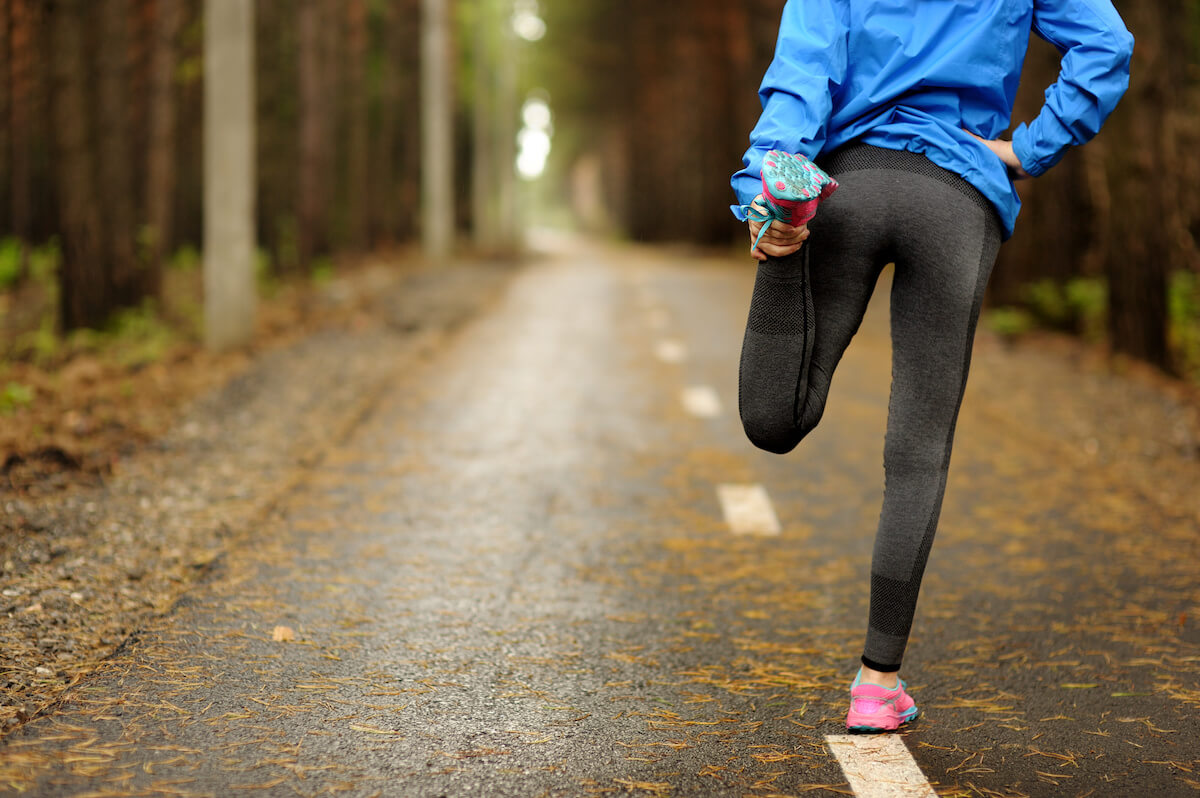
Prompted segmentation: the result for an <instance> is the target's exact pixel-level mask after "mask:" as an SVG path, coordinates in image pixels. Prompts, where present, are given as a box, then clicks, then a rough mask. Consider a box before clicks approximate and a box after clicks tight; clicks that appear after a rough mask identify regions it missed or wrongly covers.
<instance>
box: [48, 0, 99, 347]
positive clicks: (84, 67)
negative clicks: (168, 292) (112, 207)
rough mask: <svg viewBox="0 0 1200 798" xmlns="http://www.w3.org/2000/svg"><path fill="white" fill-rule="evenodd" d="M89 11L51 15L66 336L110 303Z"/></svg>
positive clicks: (78, 1)
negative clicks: (91, 102) (91, 95)
mask: <svg viewBox="0 0 1200 798" xmlns="http://www.w3.org/2000/svg"><path fill="white" fill-rule="evenodd" d="M88 5H89V0H60V2H59V3H58V4H57V5H56V7H55V13H54V15H53V22H54V29H53V43H54V48H53V58H52V59H51V61H52V63H53V65H54V92H53V97H54V131H55V164H56V177H57V181H56V182H57V185H58V196H59V214H60V222H59V224H60V238H61V241H62V266H61V273H60V281H61V286H60V299H61V306H62V307H61V315H60V322H61V324H62V327H63V328H64V329H66V330H71V329H75V328H77V327H98V326H99V325H100V324H102V323H103V322H104V321H105V320H106V318H107V316H108V312H109V307H110V305H109V303H110V301H111V294H110V292H109V282H108V268H107V262H106V257H105V255H106V253H105V250H104V238H103V230H102V224H103V223H102V220H101V217H100V209H101V202H100V195H99V193H98V191H97V186H96V180H95V178H94V177H93V174H94V172H93V166H94V165H95V164H94V158H93V157H92V156H93V153H94V149H93V140H92V130H93V126H92V125H91V123H90V122H91V115H90V114H89V113H88V102H87V95H86V92H85V86H86V85H87V82H88V80H89V78H90V76H91V70H90V69H89V65H88V64H87V59H86V58H85V54H86V52H87V48H86V46H85V44H86V43H85V39H84V28H85V22H86V17H85V9H86V7H87V6H88Z"/></svg>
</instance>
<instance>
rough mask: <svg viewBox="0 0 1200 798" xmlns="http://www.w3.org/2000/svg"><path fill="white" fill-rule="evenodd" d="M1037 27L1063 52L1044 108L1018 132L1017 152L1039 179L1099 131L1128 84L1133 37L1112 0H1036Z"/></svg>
mask: <svg viewBox="0 0 1200 798" xmlns="http://www.w3.org/2000/svg"><path fill="white" fill-rule="evenodd" d="M1033 30H1034V32H1035V33H1036V34H1037V35H1038V36H1040V37H1041V38H1043V39H1045V40H1046V41H1048V42H1050V43H1051V44H1053V45H1054V46H1055V47H1056V48H1057V49H1058V51H1059V52H1060V53H1062V69H1061V71H1060V72H1059V75H1058V80H1057V81H1056V82H1055V83H1054V85H1053V86H1051V87H1050V88H1049V89H1047V90H1046V102H1045V104H1044V105H1043V106H1042V110H1041V112H1040V113H1039V114H1038V115H1037V118H1036V119H1034V120H1033V121H1032V122H1031V123H1029V124H1028V125H1025V124H1021V125H1019V126H1018V127H1017V129H1016V130H1014V131H1013V151H1014V152H1015V153H1016V155H1017V158H1019V159H1020V161H1021V166H1023V167H1024V168H1025V171H1026V172H1028V173H1029V174H1031V175H1033V176H1034V177H1036V176H1037V175H1040V174H1042V173H1043V172H1045V171H1046V170H1047V169H1049V168H1050V167H1051V166H1054V164H1056V163H1058V162H1059V160H1061V159H1062V157H1063V155H1064V154H1066V151H1067V148H1068V147H1070V146H1072V145H1077V144H1083V143H1085V142H1087V141H1088V140H1090V139H1091V138H1092V137H1093V136H1095V135H1096V134H1097V133H1099V132H1100V126H1101V125H1103V124H1104V120H1106V119H1107V118H1108V115H1109V114H1111V113H1112V112H1113V109H1114V108H1116V107H1117V102H1118V101H1119V100H1120V99H1121V96H1122V95H1123V94H1124V93H1125V89H1126V88H1128V86H1129V61H1130V58H1131V56H1132V54H1133V36H1131V35H1130V33H1129V31H1128V30H1127V29H1126V28H1125V23H1124V22H1122V21H1121V17H1120V16H1119V15H1118V14H1117V12H1116V10H1115V9H1114V8H1113V6H1112V4H1111V2H1109V0H1037V2H1036V4H1035V7H1034V14H1033Z"/></svg>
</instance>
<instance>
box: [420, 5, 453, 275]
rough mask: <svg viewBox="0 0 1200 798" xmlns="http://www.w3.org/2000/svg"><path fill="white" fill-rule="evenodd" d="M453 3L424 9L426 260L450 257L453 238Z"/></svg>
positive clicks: (423, 220)
mask: <svg viewBox="0 0 1200 798" xmlns="http://www.w3.org/2000/svg"><path fill="white" fill-rule="evenodd" d="M448 6H449V0H423V3H422V8H421V12H422V13H421V28H422V29H421V120H422V128H421V132H422V137H421V152H422V157H421V188H422V196H421V201H422V216H421V243H422V247H423V249H424V251H425V254H426V256H428V257H430V258H441V257H445V256H446V255H448V254H450V249H451V246H452V244H453V239H454V193H453V186H454V171H453V164H452V162H451V155H452V152H453V141H454V118H453V113H454V83H453V81H452V79H451V77H450V20H449V16H450V15H449V9H448Z"/></svg>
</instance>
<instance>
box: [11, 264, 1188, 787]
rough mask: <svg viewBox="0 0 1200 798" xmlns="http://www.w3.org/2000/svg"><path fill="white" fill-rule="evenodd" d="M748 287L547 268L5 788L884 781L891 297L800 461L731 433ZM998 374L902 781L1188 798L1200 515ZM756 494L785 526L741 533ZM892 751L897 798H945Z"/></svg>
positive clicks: (411, 385)
mask: <svg viewBox="0 0 1200 798" xmlns="http://www.w3.org/2000/svg"><path fill="white" fill-rule="evenodd" d="M752 279H753V268H752V265H751V264H749V263H746V264H743V265H738V266H736V267H735V266H734V265H731V264H728V263H717V262H714V261H705V260H700V259H695V258H692V257H691V256H689V255H687V254H686V253H675V254H673V255H661V254H652V253H649V252H647V251H642V250H633V249H608V250H587V251H584V252H582V254H581V253H580V252H573V253H570V254H569V255H566V254H563V255H559V256H556V257H551V258H547V259H545V260H543V261H540V262H537V263H534V264H532V265H530V266H529V267H528V268H526V269H524V270H523V271H522V272H520V273H519V274H518V275H517V276H516V277H515V278H514V280H513V282H512V284H511V285H510V288H509V290H508V291H507V293H506V294H505V296H504V298H503V299H502V301H500V302H499V303H498V304H497V305H496V306H495V307H493V308H492V309H491V310H490V311H488V312H487V313H486V314H485V315H483V316H481V317H480V318H478V319H476V320H475V321H474V322H472V323H470V324H468V325H466V326H465V327H464V328H462V329H461V330H460V331H459V332H457V333H456V334H455V335H454V336H452V337H451V338H449V339H448V340H447V341H445V342H444V343H443V344H442V345H441V346H440V347H439V349H438V350H437V351H436V352H434V353H432V354H430V355H429V356H428V357H427V358H425V359H424V360H423V361H421V362H418V363H415V364H414V363H412V362H410V361H404V367H403V368H402V369H397V371H396V373H395V374H394V376H393V377H391V380H392V387H391V389H390V390H389V391H388V392H387V393H386V396H385V398H384V399H383V400H382V401H381V402H380V403H379V404H377V405H376V406H375V407H374V409H373V410H372V411H371V412H370V413H369V414H368V415H366V416H365V417H364V418H363V419H362V421H361V422H360V424H359V425H358V426H357V427H356V428H355V430H354V431H353V432H352V433H351V434H350V436H349V437H348V439H347V440H346V441H345V443H344V445H342V446H340V447H338V448H336V449H335V450H334V451H332V452H331V453H330V454H329V455H327V456H326V457H325V458H324V459H323V460H322V461H321V462H319V463H317V464H315V465H313V466H312V467H311V469H309V471H308V472H307V473H306V474H305V475H304V477H303V479H301V480H300V481H299V483H298V487H297V489H296V490H295V491H294V492H293V493H291V494H290V495H289V496H288V497H287V498H286V500H285V501H284V502H283V504H282V505H281V506H280V508H279V512H278V513H277V517H275V518H273V519H272V520H271V521H270V522H269V523H267V524H265V525H264V528H263V529H262V530H261V534H259V535H258V536H257V540H258V541H259V542H258V543H257V544H256V545H255V546H254V547H252V548H251V549H249V550H245V551H241V552H237V553H235V554H234V555H230V557H229V558H228V560H227V562H226V563H225V564H224V565H223V567H222V569H221V570H220V571H219V573H218V574H217V575H216V577H215V578H214V579H212V580H211V581H210V582H209V583H207V584H206V585H204V586H203V587H202V589H200V590H198V591H196V592H195V593H194V594H193V595H192V596H191V597H190V598H189V599H188V600H187V601H185V602H183V603H182V604H181V605H180V606H178V607H177V608H176V609H175V610H174V611H173V612H172V613H170V614H169V615H168V616H167V617H165V618H163V619H161V621H160V622H159V623H157V624H155V625H154V626H152V627H151V628H149V629H147V630H145V631H144V632H143V633H141V634H140V635H138V636H137V637H136V638H135V639H133V640H131V641H130V642H129V644H127V645H126V646H125V647H123V649H122V650H121V651H120V652H119V653H118V655H117V656H116V657H114V658H113V660H112V661H111V662H110V663H108V665H107V666H106V668H105V669H104V670H103V671H102V672H101V673H99V674H97V675H96V676H95V677H93V678H91V679H89V680H87V681H85V682H84V683H82V684H80V685H79V686H78V687H76V688H75V689H74V690H73V691H72V692H71V694H70V695H69V697H68V699H67V701H66V702H64V703H63V704H62V705H61V706H60V707H58V709H57V710H56V711H55V712H53V713H51V714H50V715H48V716H46V717H44V718H40V719H38V720H36V721H34V722H32V723H29V724H27V725H26V726H25V727H23V728H22V729H21V730H19V731H18V732H17V733H15V734H13V735H11V736H10V737H9V738H8V739H7V740H6V741H5V742H4V743H3V744H0V746H2V747H0V758H2V761H3V768H2V769H0V774H2V775H3V777H2V778H0V790H4V789H10V790H11V791H12V792H14V793H15V792H17V791H18V790H22V791H26V792H28V793H30V794H37V795H84V794H92V795H110V794H111V795H140V794H168V795H176V794H178V795H222V796H224V795H243V794H250V795H253V794H268V795H297V794H298V795H323V794H342V793H344V794H348V795H363V796H368V795H399V796H539V795H547V796H558V795H563V796H571V795H618V794H643V795H675V796H707V795H713V796H735V795H736V796H743V795H755V796H768V795H845V794H852V790H853V789H858V790H860V792H861V791H862V790H863V789H869V787H868V788H864V787H863V786H862V785H861V784H857V785H854V784H853V783H852V779H851V777H848V775H847V773H846V770H845V769H844V768H843V765H842V764H840V763H839V761H838V759H837V758H836V757H835V756H834V751H833V747H834V746H837V745H841V744H843V743H841V742H839V741H838V740H837V739H836V738H837V737H838V736H840V735H842V734H844V733H845V726H844V718H845V711H846V707H847V705H846V701H847V696H848V690H847V688H848V684H849V681H850V679H851V678H852V677H853V675H854V670H855V668H856V662H857V656H858V654H859V653H860V652H861V645H862V636H863V633H864V631H865V624H866V607H867V599H868V596H867V593H866V587H867V584H868V574H869V564H870V562H869V561H870V552H871V545H872V539H873V535H874V528H875V522H876V519H877V517H878V512H879V502H880V499H881V494H882V487H883V484H882V483H883V473H882V465H881V462H882V444H883V432H884V423H885V415H886V408H887V400H888V375H889V360H888V359H889V344H888V338H887V309H886V290H881V291H879V292H878V294H877V300H878V301H876V302H875V304H873V306H872V308H871V311H870V313H869V316H868V319H867V321H866V323H865V324H864V327H863V329H862V331H861V332H860V334H859V335H858V337H857V338H856V340H855V342H854V344H853V345H852V347H851V349H850V351H849V353H848V354H847V356H846V359H845V360H844V361H843V363H842V365H841V367H840V369H839V371H838V373H837V375H836V377H835V379H834V387H833V391H832V394H831V397H830V400H829V407H828V411H827V413H826V416H825V418H824V420H823V422H822V424H821V426H820V427H819V428H818V430H817V431H816V432H815V433H814V434H813V435H812V436H810V438H809V439H807V440H806V441H805V442H804V443H803V444H802V445H801V447H800V448H799V449H798V450H797V451H796V452H794V453H792V454H790V455H788V456H785V457H778V456H775V455H770V454H766V453H762V452H759V451H757V450H755V449H753V448H752V447H751V446H750V445H749V444H748V443H747V442H746V441H745V439H744V436H743V435H742V433H741V428H740V424H739V422H738V419H737V412H736V403H737V392H736V390H737V388H736V365H737V355H738V350H739V348H740V344H741V330H742V326H743V325H744V322H745V312H746V307H747V305H748V301H749V293H750V289H751V287H752ZM885 282H886V277H885ZM884 288H886V286H884ZM977 366H978V363H977ZM380 367H381V368H389V364H386V363H382V364H380ZM978 376H979V378H980V379H979V381H978V382H979V384H980V385H981V386H982V387H975V386H976V382H973V383H972V388H971V391H970V392H969V395H968V399H967V404H966V406H965V408H964V410H963V414H962V417H961V419H960V422H959V431H958V441H959V443H958V446H957V447H956V451H955V456H954V460H953V463H952V466H951V479H950V484H949V488H948V491H947V499H946V504H945V508H944V511H943V514H942V523H941V528H940V531H939V535H938V540H937V542H936V544H935V546H934V549H933V554H932V558H931V561H930V565H929V570H928V571H927V574H926V578H925V585H924V588H923V595H922V599H921V605H920V607H919V609H918V615H917V620H916V629H915V632H914V635H913V638H912V642H911V644H910V646H909V651H908V655H907V658H906V663H905V668H904V673H903V675H904V677H905V679H906V680H907V681H908V682H909V685H910V691H911V692H912V694H913V695H914V697H915V698H916V700H917V702H918V704H919V705H920V706H921V708H922V710H923V713H924V714H923V716H922V718H921V719H920V720H918V721H917V722H916V723H915V724H913V727H912V728H911V729H910V730H908V731H906V732H905V733H903V734H902V735H897V736H896V738H895V739H896V740H898V741H899V742H900V743H902V748H901V753H903V754H905V755H906V756H907V757H910V758H911V761H914V762H915V763H916V766H918V767H919V768H920V771H921V773H922V774H923V776H924V778H925V779H927V780H928V782H929V783H930V784H931V785H932V786H933V789H934V790H936V792H937V794H939V795H956V796H976V795H977V796H1021V795H1029V796H1059V795H1096V796H1101V795H1104V796H1107V795H1116V796H1126V795H1129V796H1141V795H1155V796H1174V795H1192V794H1195V792H1196V791H1197V789H1200V721H1198V720H1197V706H1198V705H1200V679H1198V678H1197V670H1198V668H1200V636H1198V635H1197V633H1196V631H1195V621H1194V619H1192V618H1191V617H1190V615H1189V613H1191V614H1195V613H1196V612H1197V611H1200V610H1198V609H1197V608H1200V588H1198V583H1200V577H1198V576H1197V573H1198V572H1200V569H1198V567H1197V564H1198V562H1200V552H1198V548H1197V531H1196V529H1195V523H1194V519H1193V518H1189V517H1187V516H1185V515H1174V514H1173V513H1172V512H1171V510H1170V508H1169V507H1167V508H1164V506H1163V505H1162V503H1161V502H1156V501H1154V500H1153V499H1152V498H1151V497H1147V496H1146V495H1144V492H1142V491H1139V490H1138V489H1136V488H1135V487H1133V486H1126V485H1123V484H1121V483H1120V482H1119V481H1115V480H1113V478H1112V476H1111V474H1110V473H1109V472H1107V471H1105V470H1103V469H1088V468H1083V467H1080V466H1079V464H1078V462H1077V461H1075V460H1071V459H1069V458H1066V457H1065V456H1064V455H1062V454H1061V453H1059V452H1057V451H1056V450H1054V449H1053V448H1052V447H1047V446H1046V445H1045V443H1044V441H1042V439H1041V438H1039V437H1038V436H1037V435H1034V434H1030V433H1028V432H1027V425H1026V424H1025V423H1023V420H1022V419H1021V418H1020V417H1016V416H1013V415H1012V414H1009V413H1007V411H1006V406H1007V405H1006V403H1005V401H1004V396H1003V392H1004V391H1010V390H1026V391H1027V390H1034V389H1035V387H1032V386H1012V385H995V384H991V383H989V382H988V380H987V375H986V374H981V375H978ZM723 486H724V487H723ZM730 486H732V488H731V487H730ZM731 490H732V492H731ZM739 490H740V491H741V493H740V494H739V493H738V491H739ZM737 495H742V496H745V495H750V496H751V499H748V500H747V501H753V497H757V498H758V499H760V500H761V499H763V498H764V497H765V499H766V501H767V504H766V506H765V507H761V506H760V507H754V506H750V507H749V508H748V509H747V510H746V512H748V513H749V516H748V518H749V520H747V519H746V517H744V516H743V515H739V514H738V513H739V511H738V508H736V507H733V506H732V505H731V504H730V497H731V496H737ZM722 497H724V501H725V504H723V503H722V502H723V499H722ZM756 512H757V513H758V515H755V513H756ZM729 513H733V515H729ZM763 513H766V516H765V517H764V515H763ZM739 519H741V520H739ZM772 520H777V522H778V527H777V529H775V528H772V523H771V521H772ZM830 737H834V738H835V739H834V740H830V739H829V738H830ZM889 757H890V759H889ZM879 758H880V757H879V756H877V757H876V759H879ZM883 758H884V759H888V761H885V762H883V765H884V766H885V770H882V771H875V770H872V771H870V773H872V774H875V775H873V776H871V779H872V780H874V781H875V782H876V786H877V787H879V788H880V789H885V790H891V792H879V793H876V794H880V795H918V794H928V789H929V788H925V790H926V792H925V793H921V792H920V791H919V790H918V788H917V787H915V786H911V785H909V786H905V785H904V784H902V783H900V782H901V781H903V779H901V778H900V777H899V776H897V777H896V779H895V781H894V783H890V780H891V779H892V777H891V776H890V775H888V774H889V773H892V772H897V773H898V772H899V771H898V770H896V771H889V770H886V767H890V766H892V765H894V766H895V767H896V768H900V767H901V766H902V765H903V764H904V763H903V762H902V761H900V760H901V759H903V758H904V757H899V756H896V752H895V751H894V750H892V751H891V753H888V754H887V756H886V757H883ZM889 763H890V764H889ZM876 764H878V762H877V763H876ZM880 774H882V775H880Z"/></svg>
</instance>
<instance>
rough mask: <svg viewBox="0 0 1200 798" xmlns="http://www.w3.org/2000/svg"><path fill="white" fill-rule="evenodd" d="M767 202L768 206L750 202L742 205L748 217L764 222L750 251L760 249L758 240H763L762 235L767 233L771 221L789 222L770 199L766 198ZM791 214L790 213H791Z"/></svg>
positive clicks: (743, 211)
mask: <svg viewBox="0 0 1200 798" xmlns="http://www.w3.org/2000/svg"><path fill="white" fill-rule="evenodd" d="M764 202H766V203H767V205H766V207H765V208H764V207H762V206H761V205H755V204H754V203H750V204H749V205H743V206H742V213H744V214H746V218H747V219H750V220H752V221H755V222H762V223H763V226H762V227H761V228H759V230H758V238H756V239H754V245H753V246H752V247H750V251H751V252H753V251H754V250H756V249H758V242H759V241H762V237H763V236H764V235H766V233H767V230H768V228H770V226H771V223H772V222H773V221H775V220H776V219H778V220H779V221H781V222H787V221H788V220H787V219H786V218H785V217H784V215H783V213H782V212H781V211H779V210H777V209H776V208H775V206H774V205H772V204H771V203H770V201H769V200H764ZM789 215H790V214H789Z"/></svg>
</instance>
